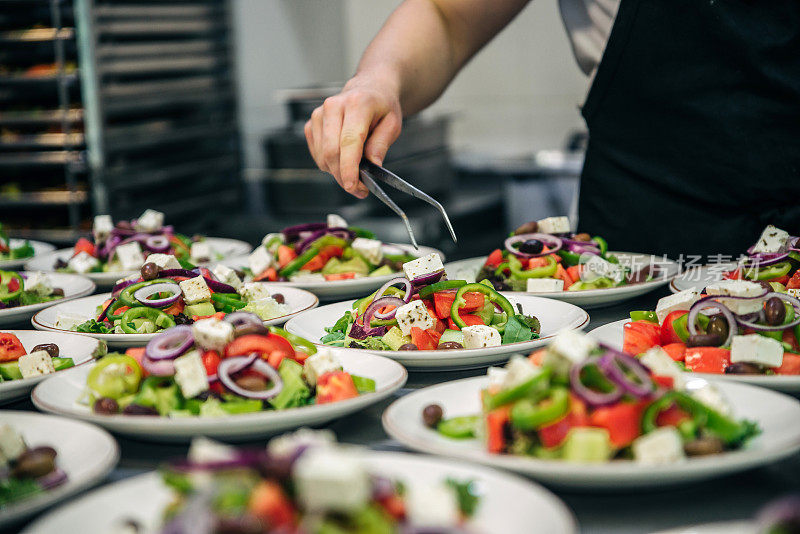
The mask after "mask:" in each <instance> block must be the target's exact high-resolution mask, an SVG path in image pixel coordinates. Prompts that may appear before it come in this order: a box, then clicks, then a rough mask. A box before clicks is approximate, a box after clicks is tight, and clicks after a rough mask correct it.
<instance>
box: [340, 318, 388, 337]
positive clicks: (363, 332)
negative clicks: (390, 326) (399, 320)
mask: <svg viewBox="0 0 800 534" xmlns="http://www.w3.org/2000/svg"><path fill="white" fill-rule="evenodd" d="M385 333H386V327H385V326H376V327H374V328H368V327H365V326H364V325H363V324H361V323H359V322H358V321H356V322H354V323H353V326H352V327H351V328H350V332H349V333H348V334H347V335H348V336H349V337H351V338H353V339H364V338H367V337H370V336H376V337H379V336H382V335H384V334H385Z"/></svg>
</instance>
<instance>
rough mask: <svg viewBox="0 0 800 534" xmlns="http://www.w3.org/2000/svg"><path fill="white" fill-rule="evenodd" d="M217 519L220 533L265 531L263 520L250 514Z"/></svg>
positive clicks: (216, 526) (253, 533) (232, 533)
mask: <svg viewBox="0 0 800 534" xmlns="http://www.w3.org/2000/svg"><path fill="white" fill-rule="evenodd" d="M215 521H216V524H215V525H214V529H213V532H217V533H218V534H260V533H261V532H264V526H263V525H262V524H261V521H259V520H258V519H256V518H255V517H253V516H252V515H249V514H242V515H237V516H231V517H217V518H216V519H215ZM137 532H138V531H137Z"/></svg>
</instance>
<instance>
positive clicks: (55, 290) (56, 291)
mask: <svg viewBox="0 0 800 534" xmlns="http://www.w3.org/2000/svg"><path fill="white" fill-rule="evenodd" d="M50 294H51V295H52V296H54V297H63V296H64V290H63V289H61V288H60V287H54V288H53V292H52V293H50Z"/></svg>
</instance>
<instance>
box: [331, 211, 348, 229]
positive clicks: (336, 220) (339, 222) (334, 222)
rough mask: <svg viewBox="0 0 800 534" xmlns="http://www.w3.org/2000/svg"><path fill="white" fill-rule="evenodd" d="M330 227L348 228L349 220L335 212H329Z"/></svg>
mask: <svg viewBox="0 0 800 534" xmlns="http://www.w3.org/2000/svg"><path fill="white" fill-rule="evenodd" d="M328 228H347V221H345V220H344V218H343V217H341V216H340V215H337V214H335V213H329V214H328Z"/></svg>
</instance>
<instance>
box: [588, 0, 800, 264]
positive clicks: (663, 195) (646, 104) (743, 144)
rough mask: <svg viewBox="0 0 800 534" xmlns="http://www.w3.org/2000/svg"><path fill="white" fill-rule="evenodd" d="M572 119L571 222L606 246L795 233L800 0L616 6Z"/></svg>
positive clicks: (720, 248)
mask: <svg viewBox="0 0 800 534" xmlns="http://www.w3.org/2000/svg"><path fill="white" fill-rule="evenodd" d="M582 113H583V116H584V118H585V120H586V124H587V126H588V128H589V145H588V150H587V154H586V163H585V165H584V169H583V175H582V179H581V188H580V204H579V217H580V218H579V223H578V224H579V227H580V229H581V231H585V232H589V233H591V234H592V235H601V236H603V237H605V238H606V239H607V241H608V242H609V244H610V246H611V247H612V248H613V249H614V250H627V251H637V252H649V253H654V254H658V255H661V254H667V255H668V256H670V257H672V258H675V259H678V258H679V256H680V255H681V254H683V255H684V258H686V257H687V256H690V255H704V256H709V255H718V254H723V255H738V254H741V253H743V252H744V250H745V249H746V248H747V247H748V246H750V245H751V244H753V243H755V242H756V240H757V238H758V237H759V235H760V232H761V230H762V229H763V227H764V226H766V225H767V224H770V223H771V224H775V225H776V226H778V227H780V228H783V229H784V230H786V231H788V232H789V233H790V234H792V235H800V0H621V3H620V6H619V11H618V13H617V17H616V20H615V22H614V27H613V30H612V32H611V36H610V38H609V41H608V45H607V47H606V51H605V53H604V55H603V59H602V61H601V63H600V66H599V68H598V70H597V73H596V77H595V79H594V83H593V85H592V87H591V90H590V91H589V95H588V97H587V100H586V102H585V105H584V107H583V110H582Z"/></svg>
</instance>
